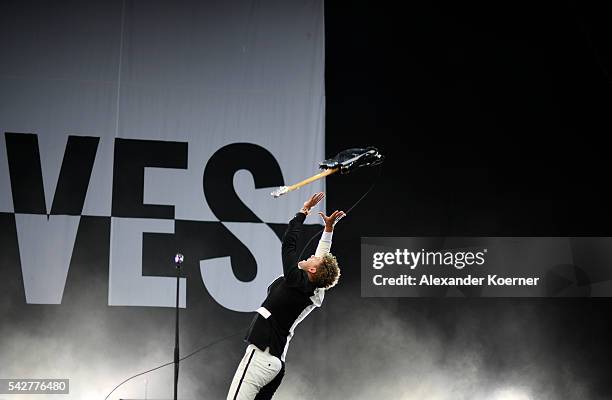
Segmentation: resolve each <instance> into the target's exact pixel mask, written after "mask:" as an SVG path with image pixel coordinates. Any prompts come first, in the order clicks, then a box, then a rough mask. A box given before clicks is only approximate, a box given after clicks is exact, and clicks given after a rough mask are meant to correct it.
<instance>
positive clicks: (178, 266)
mask: <svg viewBox="0 0 612 400" xmlns="http://www.w3.org/2000/svg"><path fill="white" fill-rule="evenodd" d="M184 259H185V258H184V256H183V255H182V254H181V253H177V254H176V255H175V256H174V265H175V266H176V309H175V310H176V312H175V314H176V326H175V329H174V400H177V393H178V375H179V283H180V276H181V264H182V263H183V260H184Z"/></svg>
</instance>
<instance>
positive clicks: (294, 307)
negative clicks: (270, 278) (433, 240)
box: [227, 192, 345, 400]
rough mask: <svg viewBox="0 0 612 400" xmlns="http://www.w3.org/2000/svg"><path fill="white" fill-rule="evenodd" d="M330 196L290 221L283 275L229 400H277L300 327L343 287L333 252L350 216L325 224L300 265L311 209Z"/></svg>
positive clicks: (315, 198) (257, 323) (258, 318)
mask: <svg viewBox="0 0 612 400" xmlns="http://www.w3.org/2000/svg"><path fill="white" fill-rule="evenodd" d="M324 196H325V195H324V194H323V192H320V193H315V194H314V195H312V197H311V198H310V199H308V200H307V201H306V202H304V207H302V209H300V211H299V212H298V213H297V214H296V215H295V217H293V219H292V220H291V221H290V222H289V226H288V227H287V230H286V231H285V234H284V235H283V244H282V248H281V253H282V260H283V276H280V277H279V278H277V279H276V280H275V281H274V282H272V283H271V284H270V286H269V287H268V297H266V299H265V300H264V302H263V304H262V306H261V307H260V308H259V309H258V310H257V313H256V314H255V317H254V318H253V321H252V322H251V326H250V327H249V331H248V333H247V336H246V338H245V341H246V342H247V343H249V345H248V347H247V349H246V352H245V354H244V357H243V358H242V361H241V362H240V364H239V365H238V369H237V370H236V374H235V375H234V379H233V380H232V384H231V386H230V389H229V392H228V394H227V400H253V399H255V400H264V399H271V398H272V396H273V395H274V392H275V391H276V389H277V388H278V386H279V385H280V383H281V380H282V378H283V376H284V374H285V355H286V354H287V348H288V346H289V341H290V340H291V338H292V337H293V332H294V329H295V327H296V326H297V324H298V323H300V322H301V321H302V320H303V319H304V318H306V316H307V315H308V314H309V313H310V312H311V311H312V310H313V309H314V308H315V307H321V303H322V302H323V296H324V294H325V291H326V290H327V289H329V288H331V287H332V286H334V285H335V284H336V283H337V282H338V278H339V277H340V268H338V263H337V261H336V257H334V256H333V255H332V254H331V253H330V252H329V251H330V249H331V239H332V234H333V231H334V226H335V225H336V222H338V221H339V220H340V219H341V218H343V217H344V216H345V213H344V212H343V211H338V210H336V211H334V212H333V213H332V214H331V215H330V216H329V217H328V216H326V215H325V214H324V213H322V212H319V215H320V216H321V218H323V222H324V223H325V231H324V232H323V234H322V236H321V239H320V240H319V245H318V246H317V250H316V252H315V254H314V255H312V256H310V257H309V258H308V259H307V260H302V261H300V262H297V257H298V254H297V240H298V237H299V236H300V233H301V230H302V224H303V222H304V220H305V219H306V216H307V215H308V214H310V209H311V208H312V207H314V206H315V205H317V203H319V202H320V201H321V199H323V197H324Z"/></svg>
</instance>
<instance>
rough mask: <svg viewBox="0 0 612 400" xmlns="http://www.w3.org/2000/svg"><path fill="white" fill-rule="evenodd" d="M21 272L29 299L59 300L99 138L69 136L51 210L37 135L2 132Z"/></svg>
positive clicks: (34, 300)
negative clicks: (3, 134) (43, 176)
mask: <svg viewBox="0 0 612 400" xmlns="http://www.w3.org/2000/svg"><path fill="white" fill-rule="evenodd" d="M5 140H6V152H7V160H8V164H9V174H10V178H11V191H12V196H13V208H14V210H15V226H16V230H17V241H18V243H19V255H20V259H21V272H22V274H23V283H24V289H25V294H26V302H27V303H30V304H60V303H61V300H62V295H63V293H64V286H65V284H66V277H67V275H68V269H69V268H70V258H71V256H72V250H73V248H74V242H75V239H76V234H77V229H78V226H79V221H80V219H81V211H82V210H83V204H84V202H85V195H86V194H87V187H88V186H89V179H90V176H91V172H92V169H93V162H94V160H95V156H96V151H97V148H98V141H99V138H96V137H82V136H69V137H68V142H67V144H66V150H65V152H64V159H63V161H62V167H61V170H60V174H59V178H58V182H57V186H56V190H55V194H54V197H53V205H52V207H51V215H49V214H47V209H46V205H45V194H44V186H43V179H42V168H41V162H40V152H39V148H38V138H37V135H35V134H23V133H9V132H6V133H5Z"/></svg>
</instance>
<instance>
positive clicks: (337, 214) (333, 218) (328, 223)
mask: <svg viewBox="0 0 612 400" xmlns="http://www.w3.org/2000/svg"><path fill="white" fill-rule="evenodd" d="M319 215H320V216H321V218H323V222H324V223H325V232H332V231H333V230H334V226H335V225H336V223H337V222H338V221H340V220H341V219H342V218H344V217H345V216H346V214H345V213H344V211H338V210H336V211H334V212H333V213H332V214H331V215H330V216H329V217H328V216H326V215H325V214H324V213H323V212H321V211H319Z"/></svg>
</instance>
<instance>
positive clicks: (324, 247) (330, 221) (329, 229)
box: [315, 210, 346, 257]
mask: <svg viewBox="0 0 612 400" xmlns="http://www.w3.org/2000/svg"><path fill="white" fill-rule="evenodd" d="M319 215H320V216H321V218H323V223H324V224H325V229H324V230H323V234H322V235H321V239H319V244H318V245H317V251H316V252H315V256H316V257H323V256H324V255H325V254H327V253H329V251H330V250H331V244H332V235H333V234H334V226H336V223H337V222H338V221H340V220H341V219H342V218H344V216H345V215H346V214H345V213H344V211H338V210H336V211H334V212H333V213H332V214H331V215H330V216H329V217H328V216H326V215H325V214H324V213H322V212H319Z"/></svg>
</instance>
